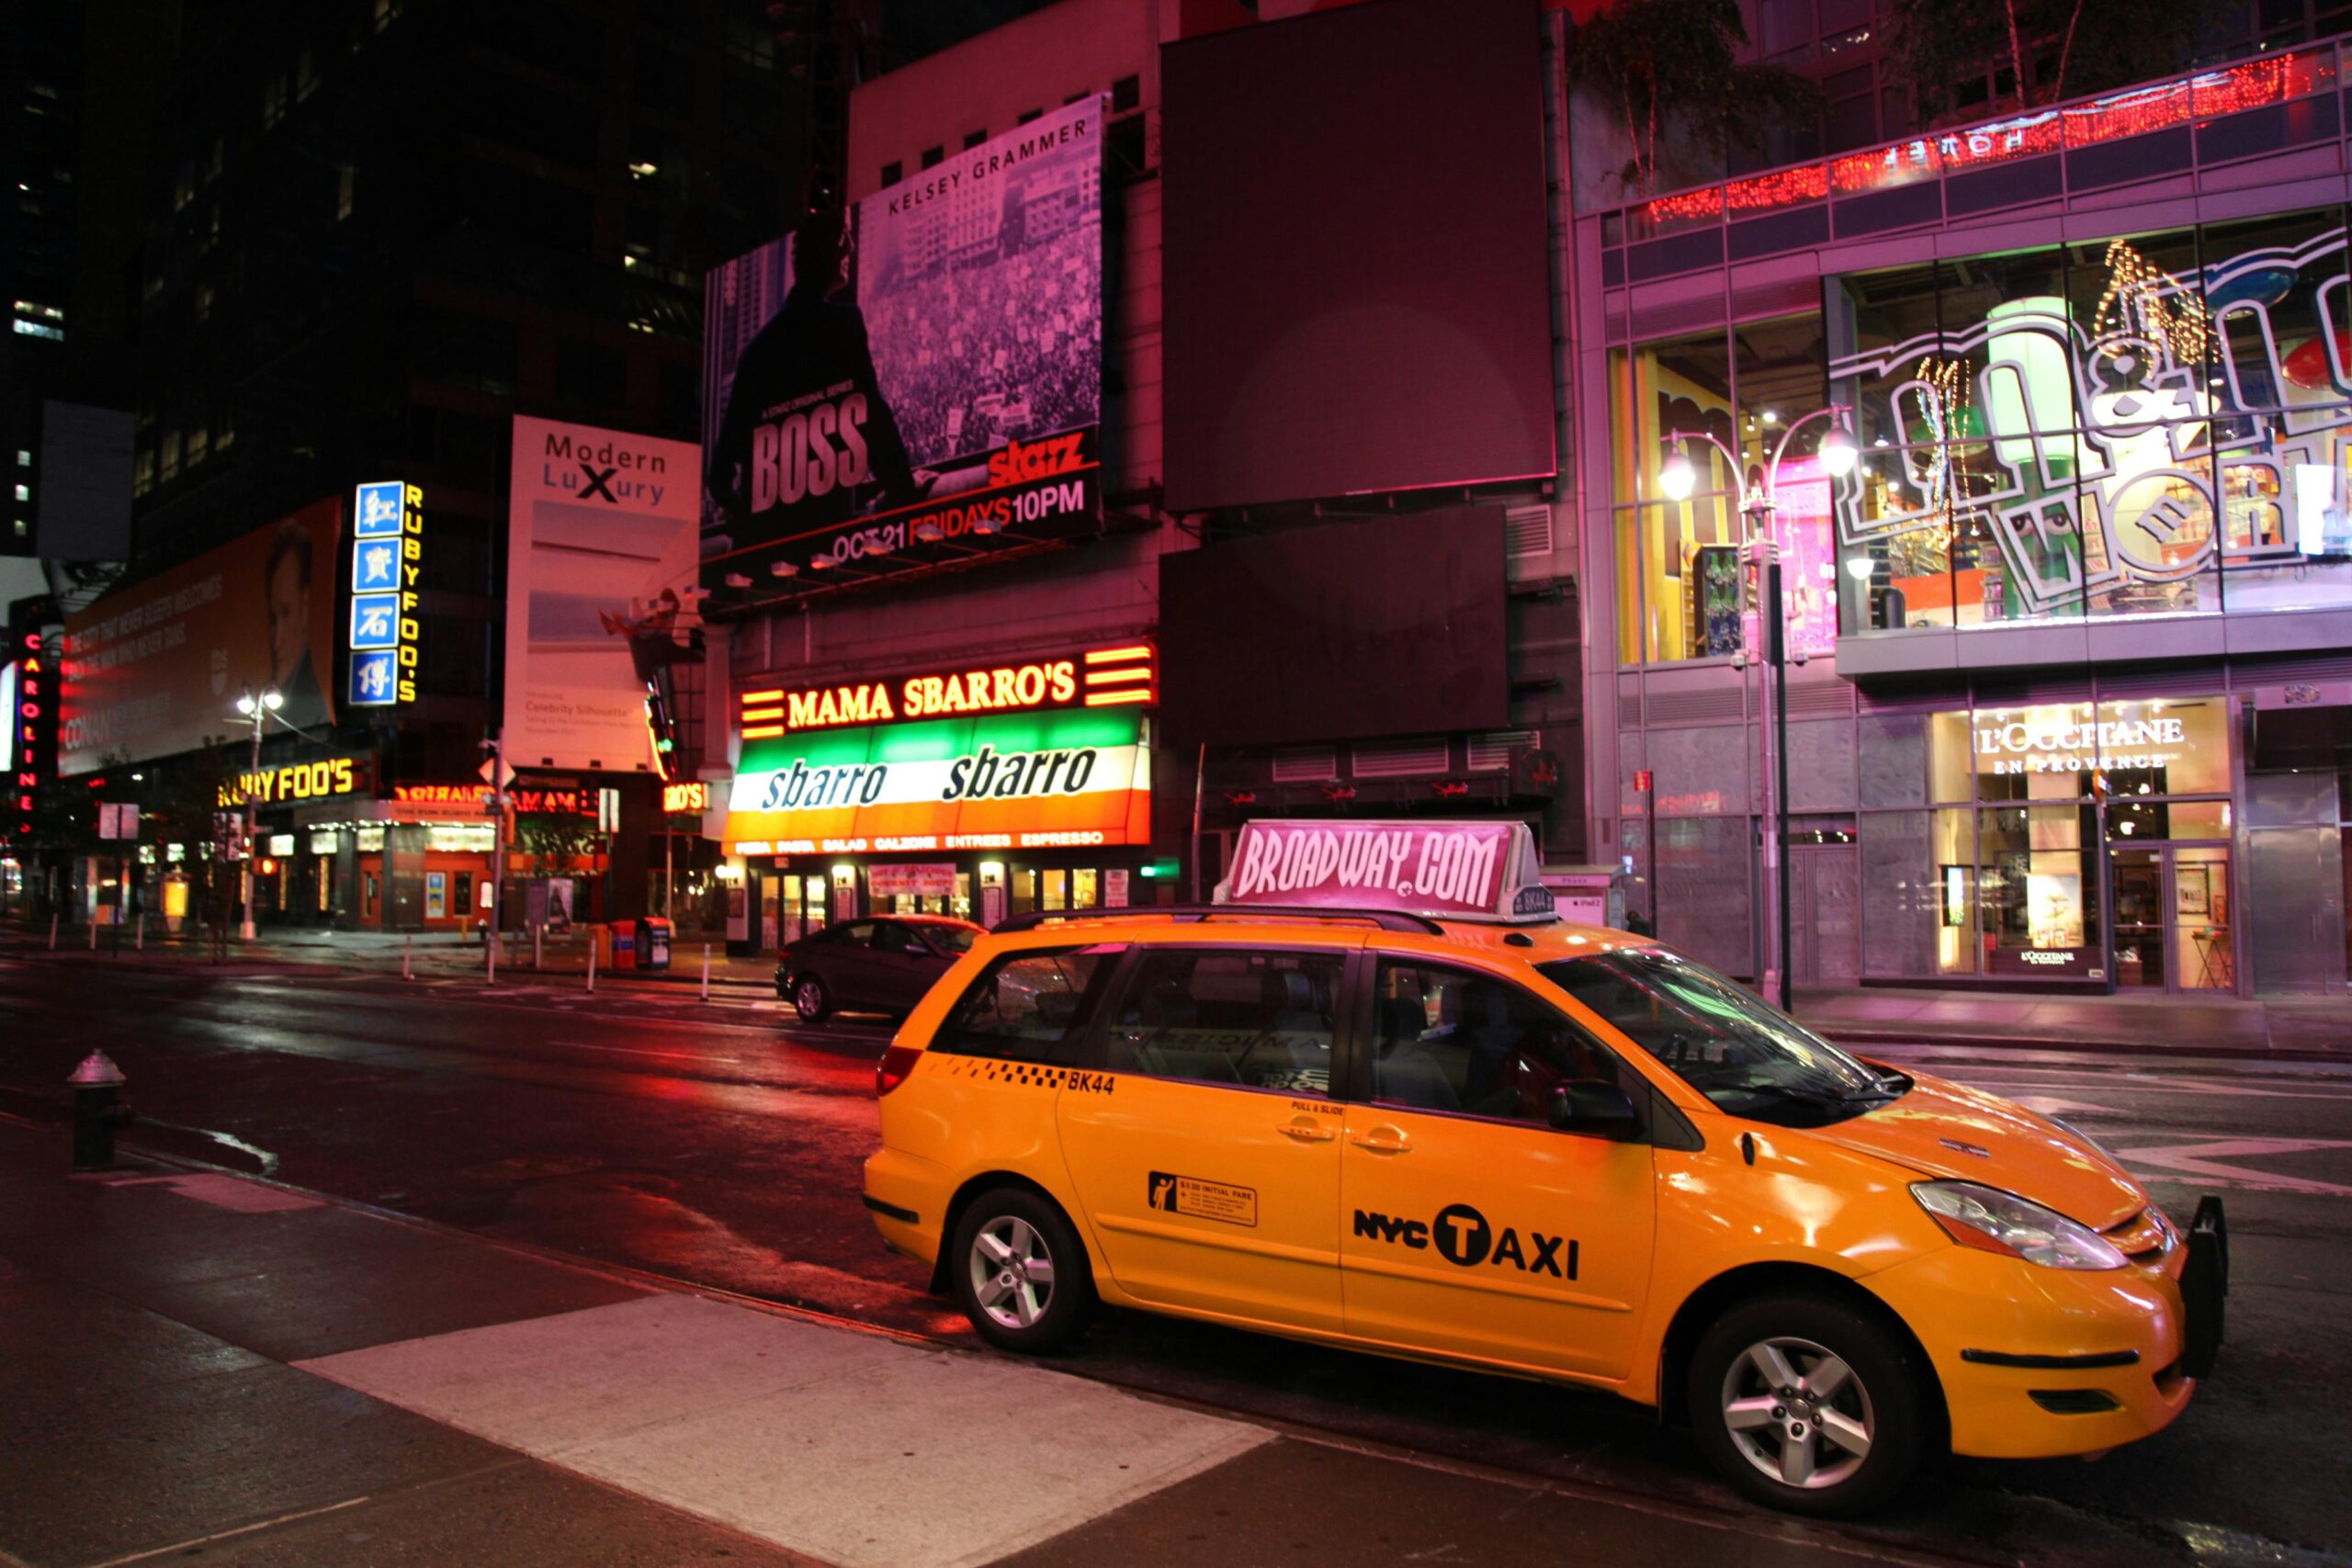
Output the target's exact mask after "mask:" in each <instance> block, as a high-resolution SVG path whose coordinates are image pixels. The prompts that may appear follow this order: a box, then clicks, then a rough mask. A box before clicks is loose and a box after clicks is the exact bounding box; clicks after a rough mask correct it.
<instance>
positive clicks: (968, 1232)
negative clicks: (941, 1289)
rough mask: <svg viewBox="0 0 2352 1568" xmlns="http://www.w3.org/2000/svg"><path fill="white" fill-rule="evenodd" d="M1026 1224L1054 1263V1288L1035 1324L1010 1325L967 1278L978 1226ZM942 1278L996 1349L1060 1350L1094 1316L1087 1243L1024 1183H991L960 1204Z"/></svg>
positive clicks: (1023, 1351)
mask: <svg viewBox="0 0 2352 1568" xmlns="http://www.w3.org/2000/svg"><path fill="white" fill-rule="evenodd" d="M1005 1220H1013V1221H1018V1222H1020V1223H1021V1224H1025V1225H1027V1226H1028V1227H1029V1229H1030V1230H1031V1231H1032V1232H1034V1233H1035V1235H1036V1237H1037V1239H1038V1241H1039V1242H1040V1243H1041V1245H1042V1250H1043V1252H1044V1253H1045V1255H1046V1256H1047V1257H1049V1258H1051V1259H1052V1260H1053V1263H1054V1282H1053V1289H1052V1291H1051V1292H1049V1293H1048V1295H1047V1296H1046V1303H1045V1308H1044V1310H1043V1311H1042V1312H1040V1313H1039V1314H1038V1315H1037V1320H1036V1321H1035V1323H1032V1324H1029V1325H1026V1326H1023V1327H1013V1326H1011V1325H1006V1324H1002V1323H999V1322H998V1321H997V1320H996V1319H995V1318H993V1317H991V1316H990V1315H989V1313H988V1311H987V1309H986V1308H984V1307H983V1306H982V1305H981V1304H980V1300H979V1296H978V1289H977V1287H976V1286H975V1284H974V1282H973V1279H972V1249H973V1248H974V1247H977V1246H978V1244H979V1238H980V1235H981V1233H982V1232H983V1231H985V1230H988V1229H989V1228H990V1227H991V1226H995V1225H997V1224H999V1222H1001V1221H1005ZM947 1258H948V1266H947V1279H948V1284H949V1288H950V1289H952V1290H953V1291H954V1292H956V1304H957V1305H958V1306H960V1307H962V1308H963V1309H964V1315H965V1316H966V1317H967V1318H968V1319H970V1320H971V1324H972V1327H973V1329H974V1330H975V1331H976V1332H977V1333H978V1335H979V1337H981V1338H983V1339H985V1340H987V1341H988V1342H989V1344H991V1345H993V1346H995V1347H996V1348H998V1349H1000V1350H1012V1351H1016V1352H1018V1353H1020V1354H1022V1355H1027V1356H1041V1355H1045V1354H1047V1353H1048V1352H1051V1351H1054V1350H1057V1349H1060V1348H1062V1347H1063V1346H1065V1345H1068V1344H1069V1342H1070V1341H1072V1340H1073V1339H1076V1338H1077V1337H1079V1335H1080V1334H1081V1333H1083V1332H1084V1331H1085V1328H1086V1325H1087V1320H1088V1319H1090V1318H1091V1317H1092V1316H1093V1315H1094V1305H1095V1295H1094V1273H1093V1269H1092V1267H1091V1265H1090V1264H1089V1262H1088V1261H1087V1257H1086V1246H1085V1244H1084V1243H1083V1242H1081V1241H1080V1240H1079V1239H1078V1232H1077V1230H1076V1229H1075V1228H1073V1227H1072V1226H1071V1224H1070V1223H1069V1218H1068V1217H1067V1216H1065V1215H1064V1214H1063V1213H1062V1212H1061V1209H1060V1207H1059V1206H1058V1205H1057V1204H1056V1203H1055V1202H1054V1201H1053V1200H1052V1199H1050V1198H1047V1197H1046V1196H1044V1195H1043V1194H1042V1193H1039V1192H1035V1191H1033V1190H1030V1189H1029V1188H1026V1187H1011V1186H1007V1187H994V1188H990V1189H989V1190H987V1191H985V1192H982V1193H980V1194H978V1196H976V1197H975V1198H973V1199H972V1201H970V1202H969V1203H967V1204H966V1205H965V1208H964V1214H963V1217H962V1218H961V1219H959V1220H958V1221H956V1239H955V1242H954V1245H953V1246H952V1247H951V1248H950V1250H949V1252H948V1255H947Z"/></svg>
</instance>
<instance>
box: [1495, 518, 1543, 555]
mask: <svg viewBox="0 0 2352 1568" xmlns="http://www.w3.org/2000/svg"><path fill="white" fill-rule="evenodd" d="M1551 553H1552V509H1551V508H1550V507H1548V506H1513V507H1510V508H1508V509H1507V510H1506V511H1505V512H1504V513H1503V554H1505V555H1507V556H1548V555H1550V554H1551Z"/></svg>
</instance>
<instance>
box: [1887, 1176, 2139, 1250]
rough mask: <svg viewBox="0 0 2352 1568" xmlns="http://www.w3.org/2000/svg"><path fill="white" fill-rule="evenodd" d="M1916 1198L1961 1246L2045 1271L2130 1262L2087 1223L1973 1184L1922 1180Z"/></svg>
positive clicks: (1915, 1186) (1914, 1193)
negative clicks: (2015, 1260) (1992, 1253)
mask: <svg viewBox="0 0 2352 1568" xmlns="http://www.w3.org/2000/svg"><path fill="white" fill-rule="evenodd" d="M1911 1196H1913V1197H1914V1198H1917V1200H1919V1206H1920V1207H1921V1208H1923V1209H1925V1210H1927V1211H1928V1213H1930V1214H1932V1215H1934V1216H1935V1220H1936V1223H1937V1224H1939V1225H1941V1226H1943V1227H1944V1230H1945V1231H1946V1232H1947V1233H1949V1234H1950V1235H1951V1238H1952V1240H1954V1241H1956V1242H1958V1243H1960V1244H1961V1245H1962V1247H1979V1248H1982V1249H1983V1250H1985V1251H1986V1252H1997V1253H2000V1254H2002V1255H2003V1256H2004V1257H2009V1258H2024V1259H2025V1260H2026V1261H2027V1262H2028V1263H2039V1264H2041V1266H2042V1267H2043V1268H2045V1269H2120V1268H2122V1267H2123V1266H2124V1265H2125V1264H2126V1263H2127V1262H2128V1261H2130V1260H2129V1259H2127V1258H2125V1257H2124V1256H2123V1254H2122V1253H2121V1252H2120V1251H2119V1250H2118V1249H2117V1248H2116V1246H2115V1244H2114V1243H2113V1242H2110V1241H2109V1240H2108V1239H2107V1237H2105V1236H2103V1235H2099V1234H2098V1232H2097V1231H2095V1230H2093V1229H2091V1228H2090V1227H2089V1226H2088V1225H2085V1224H2076V1223H2075V1222H2074V1221H2073V1220H2070V1219H2068V1218H2067V1217H2066V1216H2065V1215H2064V1214H2061V1213H2056V1212H2055V1211H2053V1210H2050V1209H2045V1208H2043V1207H2042V1206H2041V1204H2039V1203H2029V1202H2027V1201H2025V1200H2024V1199H2022V1198H2019V1197H2018V1196H2017V1195H2016V1194H2015V1193H2010V1192H2003V1191H2000V1190H1997V1189H1996V1188H1991V1187H1979V1186H1977V1185H1976V1183H1974V1182H1973V1181H1920V1182H1915V1183H1913V1184H1912V1188H1911Z"/></svg>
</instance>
